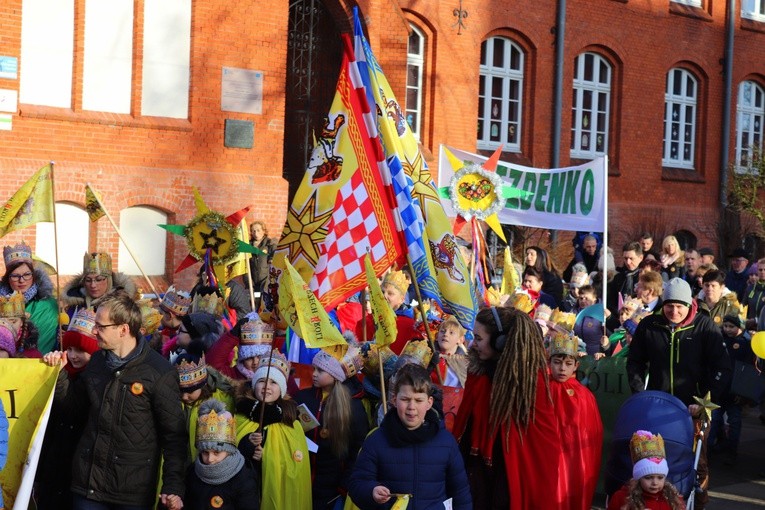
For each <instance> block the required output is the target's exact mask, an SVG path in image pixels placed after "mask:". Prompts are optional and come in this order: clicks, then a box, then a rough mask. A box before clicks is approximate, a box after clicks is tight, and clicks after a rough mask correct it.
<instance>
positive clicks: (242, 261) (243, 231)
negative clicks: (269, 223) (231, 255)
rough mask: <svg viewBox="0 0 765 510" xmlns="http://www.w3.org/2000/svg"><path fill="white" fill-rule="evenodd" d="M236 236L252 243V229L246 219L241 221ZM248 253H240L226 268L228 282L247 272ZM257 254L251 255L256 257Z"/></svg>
mask: <svg viewBox="0 0 765 510" xmlns="http://www.w3.org/2000/svg"><path fill="white" fill-rule="evenodd" d="M236 238H237V239H238V240H240V241H243V242H245V243H247V244H250V231H249V229H248V227H247V221H245V220H244V219H243V220H242V221H241V222H240V223H239V227H238V228H237V229H236ZM245 255H247V254H246V253H242V252H240V253H238V254H237V255H236V259H235V260H234V262H232V263H231V264H229V266H228V267H227V268H226V281H227V282H228V281H229V280H231V279H232V278H236V277H237V276H239V275H243V274H247V259H248V257H246V256H245ZM254 256H255V255H250V257H254Z"/></svg>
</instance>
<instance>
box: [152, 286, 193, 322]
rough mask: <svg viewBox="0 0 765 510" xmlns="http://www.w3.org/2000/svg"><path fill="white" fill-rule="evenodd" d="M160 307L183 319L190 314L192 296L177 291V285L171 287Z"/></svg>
mask: <svg viewBox="0 0 765 510" xmlns="http://www.w3.org/2000/svg"><path fill="white" fill-rule="evenodd" d="M159 306H161V307H162V308H164V309H166V310H167V311H169V312H172V313H173V314H175V315H177V316H179V317H183V316H184V315H187V314H188V313H189V308H191V296H189V293H188V292H184V291H182V290H175V285H171V286H170V287H168V288H167V291H166V292H165V295H164V296H162V301H161V302H160V303H159Z"/></svg>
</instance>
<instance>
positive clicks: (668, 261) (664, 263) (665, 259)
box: [661, 251, 680, 269]
mask: <svg viewBox="0 0 765 510" xmlns="http://www.w3.org/2000/svg"><path fill="white" fill-rule="evenodd" d="M679 257H680V252H679V251H678V252H677V253H675V254H674V255H671V256H670V255H667V254H666V253H665V254H663V255H662V256H661V267H663V268H664V269H666V268H668V267H669V266H671V265H672V264H674V263H675V261H676V260H677V259H678V258H679Z"/></svg>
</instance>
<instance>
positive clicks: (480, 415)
mask: <svg viewBox="0 0 765 510" xmlns="http://www.w3.org/2000/svg"><path fill="white" fill-rule="evenodd" d="M491 386H492V382H491V378H490V376H489V375H487V374H485V373H483V374H475V373H468V377H467V381H466V382H465V393H464V394H463V397H462V404H461V405H460V409H459V411H458V412H457V418H456V419H455V421H454V428H453V430H454V436H455V437H456V438H457V441H458V442H462V441H467V442H468V446H469V447H470V455H478V456H480V458H481V459H482V460H483V462H484V464H486V465H487V466H491V465H492V450H493V447H494V441H495V439H496V437H497V431H494V433H493V434H492V433H491V432H492V431H491V425H490V423H489V399H490V397H491ZM468 422H470V423H471V425H470V437H469V438H463V437H462V435H463V434H464V433H465V431H466V429H467V426H468Z"/></svg>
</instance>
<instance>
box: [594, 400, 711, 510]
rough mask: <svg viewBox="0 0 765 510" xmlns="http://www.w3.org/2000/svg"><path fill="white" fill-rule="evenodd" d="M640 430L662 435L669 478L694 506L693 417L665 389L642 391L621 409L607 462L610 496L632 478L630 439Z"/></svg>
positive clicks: (694, 460)
mask: <svg viewBox="0 0 765 510" xmlns="http://www.w3.org/2000/svg"><path fill="white" fill-rule="evenodd" d="M637 430H648V431H650V432H653V433H654V434H661V436H662V437H663V438H664V448H665V450H666V454H667V464H668V465H669V476H668V477H667V479H668V480H669V481H670V482H672V484H674V486H675V487H677V490H678V491H679V492H680V494H682V495H683V498H684V499H685V501H686V502H687V505H686V506H687V508H688V510H692V509H693V499H694V498H693V495H692V493H693V492H694V489H695V486H696V466H697V463H698V459H697V458H696V455H695V453H694V451H693V446H694V430H693V420H692V419H691V415H690V413H689V412H688V408H687V407H686V406H685V404H683V403H682V402H681V401H680V400H679V399H678V398H677V397H674V396H673V395H670V394H669V393H664V392H663V391H643V392H640V393H636V394H635V395H632V396H631V397H630V398H628V399H627V400H626V401H625V402H624V404H622V407H621V408H620V409H619V414H618V415H617V418H616V424H615V425H614V431H613V436H612V441H611V452H610V455H609V457H608V461H607V462H606V469H605V473H604V475H603V476H604V488H605V491H606V494H608V496H609V497H611V496H612V495H613V494H614V493H615V492H616V491H618V490H619V489H620V488H621V487H622V485H624V484H625V483H627V482H628V481H629V479H630V478H632V460H631V459H630V448H629V444H630V438H631V437H632V434H633V433H634V432H635V431H637Z"/></svg>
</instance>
